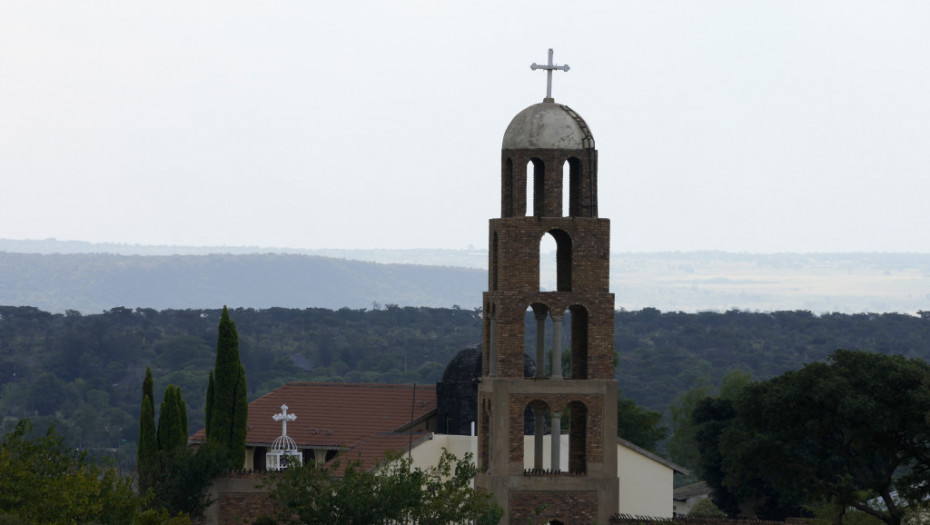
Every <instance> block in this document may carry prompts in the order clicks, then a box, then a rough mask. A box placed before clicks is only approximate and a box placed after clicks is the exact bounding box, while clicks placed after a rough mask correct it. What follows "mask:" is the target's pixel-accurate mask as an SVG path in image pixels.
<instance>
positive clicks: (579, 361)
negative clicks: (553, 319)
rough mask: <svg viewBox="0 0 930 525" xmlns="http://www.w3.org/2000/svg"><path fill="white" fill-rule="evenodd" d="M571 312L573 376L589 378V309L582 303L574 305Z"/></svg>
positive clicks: (573, 377)
mask: <svg viewBox="0 0 930 525" xmlns="http://www.w3.org/2000/svg"><path fill="white" fill-rule="evenodd" d="M568 311H569V312H570V314H571V336H570V341H571V344H570V347H569V348H570V349H571V378H572V379H587V378H588V325H589V324H590V323H589V321H588V310H587V309H585V307H583V306H581V305H573V306H571V307H570V308H569V309H568Z"/></svg>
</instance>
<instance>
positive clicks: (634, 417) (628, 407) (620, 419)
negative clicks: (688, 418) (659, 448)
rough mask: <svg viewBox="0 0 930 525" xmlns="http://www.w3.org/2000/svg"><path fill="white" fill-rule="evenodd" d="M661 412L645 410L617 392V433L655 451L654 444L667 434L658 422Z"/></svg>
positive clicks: (666, 430) (665, 429)
mask: <svg viewBox="0 0 930 525" xmlns="http://www.w3.org/2000/svg"><path fill="white" fill-rule="evenodd" d="M661 421H662V414H661V413H660V412H655V411H652V410H646V409H644V408H642V407H640V406H639V405H637V404H636V403H635V402H634V401H633V400H632V399H628V398H626V397H623V394H621V393H619V392H618V394H617V435H618V436H619V437H622V438H623V439H625V440H627V441H630V442H632V443H634V444H636V445H638V446H640V447H643V448H644V449H646V450H651V451H653V452H655V449H656V445H658V443H659V442H660V441H662V440H663V439H665V438H666V437H667V436H668V429H667V428H665V427H664V426H663V425H661V424H660V422H661Z"/></svg>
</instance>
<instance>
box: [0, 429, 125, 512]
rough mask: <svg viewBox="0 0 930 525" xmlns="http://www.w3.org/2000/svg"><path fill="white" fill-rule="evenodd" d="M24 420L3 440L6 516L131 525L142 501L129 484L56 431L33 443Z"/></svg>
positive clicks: (0, 474) (0, 485)
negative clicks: (71, 445) (69, 443)
mask: <svg viewBox="0 0 930 525" xmlns="http://www.w3.org/2000/svg"><path fill="white" fill-rule="evenodd" d="M31 431H32V425H31V424H30V423H29V421H28V420H22V421H20V422H19V423H18V424H17V425H16V428H15V430H13V431H12V432H10V433H8V434H6V435H4V436H3V437H2V439H0V513H6V514H7V515H8V517H9V516H10V515H12V516H14V517H15V518H18V519H20V520H22V522H28V523H62V524H64V523H90V522H93V523H99V524H102V525H108V524H125V523H130V522H131V521H132V518H133V515H134V514H135V512H136V509H137V508H138V504H139V500H138V498H137V497H136V495H135V492H134V491H133V489H132V485H131V481H130V480H129V479H121V478H120V477H119V476H118V475H117V474H116V471H115V470H113V469H112V468H107V467H101V466H98V465H97V464H96V463H94V462H93V461H91V460H90V459H89V458H88V456H87V454H86V453H85V452H77V451H75V450H72V449H70V448H68V447H66V446H65V445H64V440H63V438H62V437H61V436H60V435H58V433H57V432H56V431H55V429H54V427H49V429H48V431H47V432H46V433H45V435H44V436H41V437H37V438H34V439H31V438H30V437H29V434H30V433H31Z"/></svg>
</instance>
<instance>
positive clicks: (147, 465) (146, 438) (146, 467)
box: [136, 367, 158, 492]
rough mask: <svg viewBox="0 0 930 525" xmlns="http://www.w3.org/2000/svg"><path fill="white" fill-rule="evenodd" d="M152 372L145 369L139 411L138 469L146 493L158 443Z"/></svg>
mask: <svg viewBox="0 0 930 525" xmlns="http://www.w3.org/2000/svg"><path fill="white" fill-rule="evenodd" d="M153 385H154V382H153V381H152V370H151V369H150V368H148V367H146V368H145V380H144V381H142V407H141V410H140V411H139V448H138V450H137V455H136V469H137V471H138V473H139V492H145V491H146V490H147V489H148V488H149V487H151V486H152V481H153V476H154V470H155V457H156V453H157V451H158V443H157V440H156V437H155V401H154V400H153V399H154V395H153V388H154V387H153Z"/></svg>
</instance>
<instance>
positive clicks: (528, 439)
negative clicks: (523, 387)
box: [522, 399, 552, 474]
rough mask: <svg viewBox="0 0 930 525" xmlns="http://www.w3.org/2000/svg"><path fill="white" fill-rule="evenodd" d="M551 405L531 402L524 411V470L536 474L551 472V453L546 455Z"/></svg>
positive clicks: (537, 400)
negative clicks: (546, 437)
mask: <svg viewBox="0 0 930 525" xmlns="http://www.w3.org/2000/svg"><path fill="white" fill-rule="evenodd" d="M548 418H549V405H548V404H547V403H546V402H545V401H541V400H539V399H536V400H533V401H530V402H529V403H527V404H526V406H525V407H524V409H523V428H524V432H525V435H524V437H523V443H522V446H523V469H524V470H525V471H527V472H531V473H534V474H542V473H543V472H544V471H546V470H550V469H551V468H552V466H551V453H550V454H546V452H547V451H548V448H547V447H546V440H545V436H546V432H547V430H546V429H547V428H548V424H547V420H548Z"/></svg>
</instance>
